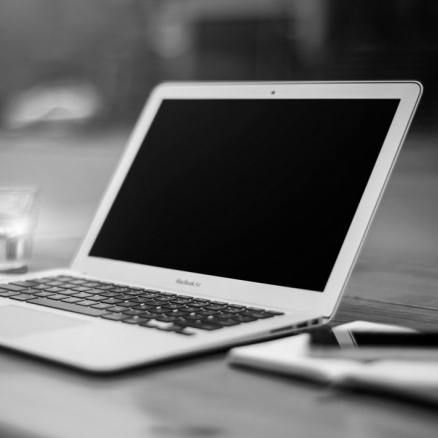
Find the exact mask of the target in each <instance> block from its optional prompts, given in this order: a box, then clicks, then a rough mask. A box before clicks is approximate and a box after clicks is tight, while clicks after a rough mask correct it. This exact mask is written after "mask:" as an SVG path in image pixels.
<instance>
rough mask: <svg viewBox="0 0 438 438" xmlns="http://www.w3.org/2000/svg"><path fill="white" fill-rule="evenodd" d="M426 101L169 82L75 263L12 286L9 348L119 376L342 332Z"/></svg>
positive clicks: (365, 87) (158, 92) (402, 87)
mask: <svg viewBox="0 0 438 438" xmlns="http://www.w3.org/2000/svg"><path fill="white" fill-rule="evenodd" d="M421 92H422V87H421V84H419V83H417V82H363V83H348V82H347V83H341V82H336V83H333V82H331V83H276V82H271V83H269V82H266V83H169V84H163V85H160V86H158V87H157V88H156V89H155V90H154V91H153V92H152V94H151V96H150V98H149V100H148V102H147V104H146V106H145V108H144V110H143V112H142V114H141V116H140V118H139V121H138V123H137V125H136V127H135V129H134V131H133V133H132V135H131V137H130V139H129V141H128V143H127V146H126V149H125V152H124V154H123V156H122V158H121V159H120V163H119V164H118V166H117V169H116V171H115V173H114V175H113V177H112V179H111V181H110V182H109V184H108V187H107V190H106V193H105V194H104V196H103V198H102V201H101V203H100V206H99V208H98V210H97V212H96V214H95V216H94V218H93V220H92V223H91V225H90V228H89V230H88V232H87V233H86V236H85V237H84V239H83V242H82V244H81V246H80V249H79V251H78V253H77V255H76V257H75V259H74V261H73V263H72V265H71V267H70V268H68V269H58V270H51V271H46V272H40V273H32V274H27V275H25V276H20V277H16V278H13V279H10V280H9V281H8V282H5V281H3V283H1V284H0V345H2V346H3V347H8V348H11V349H15V350H19V351H21V352H26V353H29V354H32V355H36V356H39V357H43V358H45V359H50V360H54V361H57V362H61V363H63V364H67V365H70V366H73V367H78V368H81V369H85V370H89V371H93V372H112V371H117V370H122V369H125V368H131V367H135V366H140V365H145V364H152V363H157V362H161V361H165V360H169V359H174V358H178V357H183V356H187V355H192V354H195V353H199V352H205V351H209V350H214V349H223V348H227V347H230V346H234V345H238V344H241V343H246V342H250V341H255V340H262V339H266V338H270V337H275V336H281V335H285V334H289V333H294V332H296V331H299V330H303V329H307V328H309V327H313V326H318V325H321V324H324V323H326V322H328V321H329V320H330V319H331V318H332V317H333V315H334V312H335V311H336V308H337V306H338V304H339V302H340V299H341V296H342V293H343V291H344V290H345V287H346V284H347V280H348V277H349V275H350V273H351V271H352V268H353V265H354V262H355V260H356V258H357V255H358V252H359V248H360V246H361V244H362V242H363V241H364V237H365V234H366V232H367V229H368V227H369V225H370V222H371V219H372V217H373V215H374V213H375V211H376V207H377V204H378V202H379V200H380V198H381V197H382V193H383V189H384V187H385V185H386V183H387V181H388V178H389V175H390V173H391V170H392V169H393V166H394V162H395V159H396V157H397V154H398V152H399V150H400V147H401V145H402V143H403V140H404V138H405V136H406V134H407V131H408V128H409V125H410V123H411V120H412V117H413V115H414V112H415V109H416V107H417V104H418V101H419V98H420V95H421Z"/></svg>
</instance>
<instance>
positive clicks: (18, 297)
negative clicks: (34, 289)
mask: <svg viewBox="0 0 438 438" xmlns="http://www.w3.org/2000/svg"><path fill="white" fill-rule="evenodd" d="M9 298H10V299H11V300H16V301H28V300H31V299H32V298H36V296H35V295H31V294H20V295H14V296H13V297H9Z"/></svg>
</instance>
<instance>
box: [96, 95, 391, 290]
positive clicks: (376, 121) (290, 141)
mask: <svg viewBox="0 0 438 438" xmlns="http://www.w3.org/2000/svg"><path fill="white" fill-rule="evenodd" d="M398 104H399V100H398V99H303V100H300V99H298V100H297V99H275V100H274V99H273V100H269V99H266V100H264V99H260V100H245V99H241V100H233V99H224V100H208V99H195V100H164V101H163V102H162V103H161V106H160V107H159V109H158V112H157V114H156V115H155V118H154V121H153V122H152V125H151V126H150V129H149V130H148V132H147V134H146V136H145V138H144V140H143V144H142V146H141V147H140V149H139V151H138V153H137V155H136V157H135V159H134V161H133V163H132V166H131V168H130V170H129V172H128V174H127V175H126V178H125V180H124V182H123V184H122V185H121V187H120V190H119V192H118V194H117V196H116V198H115V200H114V203H113V205H112V207H111V209H110V211H109V212H108V215H107V217H106V219H105V221H104V223H103V225H102V228H101V230H100V232H99V233H98V235H97V238H96V240H95V242H94V244H93V245H92V248H91V251H90V256H94V257H100V258H104V259H112V260H118V261H126V262H132V263H138V264H145V265H151V266H156V267H162V268H169V269H176V270H180V271H187V272H192V273H200V274H207V275H213V276H219V277H226V278H231V279H239V280H245V281H252V282H257V283H265V284H270V285H278V286H286V287H292V288H299V289H305V290H312V291H320V292H322V291H324V287H325V285H326V283H327V281H328V278H329V276H330V273H331V271H332V268H333V266H334V264H335V261H336V258H337V256H338V254H339V251H340V249H341V246H342V244H343V241H344V239H345V237H346V234H347V232H348V229H349V226H350V223H351V221H352V219H353V217H354V214H355V211H356V209H357V206H358V204H359V202H360V199H361V196H362V194H363V191H364V189H365V186H366V184H367V181H368V179H369V177H370V174H371V172H372V170H373V167H374V164H375V162H376V159H377V157H378V155H379V152H380V149H381V147H382V145H383V142H384V140H385V137H386V134H387V132H388V129H389V127H390V125H391V122H392V120H393V117H394V114H395V112H396V110H397V106H398Z"/></svg>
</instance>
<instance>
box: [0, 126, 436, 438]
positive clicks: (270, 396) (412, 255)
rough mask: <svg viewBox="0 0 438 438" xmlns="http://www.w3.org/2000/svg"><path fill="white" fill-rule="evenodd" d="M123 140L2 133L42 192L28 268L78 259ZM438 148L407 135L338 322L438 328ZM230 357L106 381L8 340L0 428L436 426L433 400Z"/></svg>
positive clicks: (2, 141)
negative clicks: (265, 369)
mask: <svg viewBox="0 0 438 438" xmlns="http://www.w3.org/2000/svg"><path fill="white" fill-rule="evenodd" d="M124 137H125V133H113V134H112V135H108V134H105V135H103V136H94V137H90V136H86V137H84V138H77V137H74V138H72V137H68V136H67V137H63V138H52V137H47V138H45V137H44V136H41V135H40V136H37V137H36V138H35V137H33V138H32V139H31V140H30V139H28V138H24V139H23V138H7V137H4V138H0V184H8V185H11V184H15V183H29V182H31V183H35V184H38V185H39V186H40V187H42V190H43V192H44V194H45V198H44V200H43V204H42V211H41V223H40V228H39V231H38V235H37V239H36V246H35V255H34V259H33V260H32V263H31V265H30V270H31V271H36V270H39V269H42V268H50V267H54V266H62V265H66V264H68V262H69V260H70V259H71V257H72V255H73V253H74V250H75V247H76V245H77V243H78V239H79V237H80V235H81V233H82V232H83V228H84V226H85V225H86V223H87V221H89V219H90V217H91V215H92V213H93V210H94V208H95V207H96V204H97V201H98V198H99V196H100V195H101V193H102V190H103V188H104V186H105V183H106V181H107V179H108V178H109V175H110V173H111V171H112V169H113V167H114V164H115V162H116V160H117V158H118V156H119V155H120V152H121V146H122V145H123V140H124ZM437 158H438V152H436V151H435V146H434V137H433V136H432V137H431V136H415V135H414V136H412V137H410V138H409V139H408V142H407V145H406V147H405V149H404V151H403V153H402V154H401V157H400V160H399V163H398V165H397V166H396V169H395V172H394V174H393V177H392V179H391V182H390V185H389V187H388V190H387V192H386V194H385V196H384V199H383V202H382V205H381V207H380V209H379V212H378V214H377V217H376V219H375V222H374V224H373V226H372V228H371V231H370V234H369V236H368V238H367V242H366V244H365V247H364V249H363V251H362V254H361V256H360V258H359V261H358V264H357V266H356V269H355V271H354V273H353V275H352V278H351V280H350V283H349V285H348V288H347V292H346V296H345V298H344V300H343V302H342V305H341V307H340V309H339V311H338V313H337V315H336V317H335V320H334V321H335V322H336V323H338V322H345V321H351V320H356V319H366V320H371V321H377V322H379V321H380V322H392V323H400V324H404V325H408V326H411V327H414V328H418V329H433V328H438V327H437V324H438V323H437V322H435V321H437V318H436V316H437V315H438V242H437V240H438V238H437V236H438V233H437V229H438V207H437V205H438V203H437V202H436V193H437V189H438V159H437ZM67 163H68V164H67ZM17 171H18V172H17ZM225 357H226V352H218V353H215V354H208V355H203V356H198V357H195V358H190V359H185V360H179V361H175V362H173V363H167V364H164V365H160V366H154V367H148V368H146V367H145V368H143V369H140V370H136V371H131V372H127V373H123V374H120V375H117V376H112V377H96V376H90V375H88V374H85V373H81V372H77V371H72V370H70V369H68V368H64V367H62V366H59V365H54V364H52V363H48V362H44V361H42V360H38V359H34V358H30V357H27V356H24V355H20V354H17V353H13V352H9V351H6V350H0V436H1V437H2V438H8V437H29V438H36V437H39V438H51V437H53V438H64V437H66V438H67V437H75V438H82V437H85V438H86V437H93V438H99V437H105V438H108V437H130V438H131V437H132V438H136V437H157V438H174V437H175V438H176V437H183V438H184V437H190V438H197V437H205V438H210V437H212V438H216V437H218V438H219V437H227V438H228V437H230V438H232V437H236V438H246V437H251V438H253V437H263V438H265V437H281V438H284V437H292V436H297V437H316V438H321V437H324V438H327V437H336V438H339V437H349V438H351V437H360V438H362V437H397V438H400V437H413V436H415V437H435V436H437V433H438V416H437V412H436V410H433V409H430V408H426V407H424V406H420V405H417V404H415V403H407V402H405V401H400V400H397V399H394V398H386V397H385V398H383V397H379V396H377V395H371V394H364V393H353V392H347V391H345V392H341V391H339V390H334V389H331V388H328V387H322V386H319V385H316V384H313V383H311V382H306V381H302V380H297V379H292V378H286V377H284V376H278V375H270V374H267V373H262V372H258V371H252V370H247V369H244V368H237V367H230V366H229V365H228V364H227V362H226V360H225Z"/></svg>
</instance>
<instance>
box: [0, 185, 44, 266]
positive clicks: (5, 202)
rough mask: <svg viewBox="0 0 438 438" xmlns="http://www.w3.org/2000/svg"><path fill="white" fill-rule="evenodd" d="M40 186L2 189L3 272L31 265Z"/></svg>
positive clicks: (0, 238)
mask: <svg viewBox="0 0 438 438" xmlns="http://www.w3.org/2000/svg"><path fill="white" fill-rule="evenodd" d="M37 204H38V189H35V188H0V272H7V271H14V270H17V269H20V268H23V267H25V266H26V265H27V263H28V261H29V258H30V255H31V249H32V240H33V235H34V232H35V226H36V222H37V208H38V205H37Z"/></svg>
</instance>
